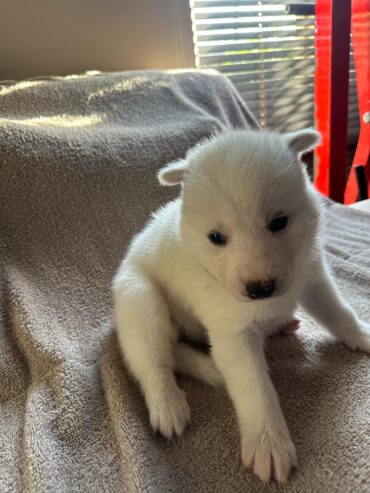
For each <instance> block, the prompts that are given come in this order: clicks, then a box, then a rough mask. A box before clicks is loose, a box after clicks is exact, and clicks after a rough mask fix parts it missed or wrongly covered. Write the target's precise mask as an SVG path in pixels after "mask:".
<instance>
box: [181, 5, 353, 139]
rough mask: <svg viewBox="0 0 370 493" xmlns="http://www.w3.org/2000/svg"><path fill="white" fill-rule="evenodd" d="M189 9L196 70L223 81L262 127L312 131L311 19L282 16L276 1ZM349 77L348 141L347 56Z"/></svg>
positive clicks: (280, 6)
mask: <svg viewBox="0 0 370 493" xmlns="http://www.w3.org/2000/svg"><path fill="white" fill-rule="evenodd" d="M305 3H311V4H314V3H315V0H306V1H305ZM190 5H191V12H192V25H193V33H194V45H195V57H196V66H197V67H199V68H213V69H216V70H218V71H220V72H222V73H223V74H224V75H226V76H227V77H229V78H230V79H231V81H232V82H233V83H234V84H235V86H236V87H237V89H238V90H239V92H240V94H241V95H242V97H243V99H244V100H245V102H246V104H247V105H248V107H249V108H250V109H251V110H252V111H253V113H254V114H255V116H256V117H257V119H258V120H259V122H260V124H261V126H263V127H265V126H267V127H269V128H274V129H279V130H281V131H292V130H296V129H298V128H302V127H307V126H312V125H314V70H315V53H314V37H315V17H314V16H313V15H309V16H302V15H292V14H288V13H287V10H286V4H285V3H282V1H281V0H262V1H255V0H254V1H252V0H190ZM349 77H350V89H349V116H348V120H349V121H348V123H349V137H350V139H352V140H353V139H356V138H357V136H358V132H359V117H358V110H357V92H356V81H355V72H354V63H353V56H352V54H351V62H350V74H349Z"/></svg>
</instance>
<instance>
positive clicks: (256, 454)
mask: <svg viewBox="0 0 370 493" xmlns="http://www.w3.org/2000/svg"><path fill="white" fill-rule="evenodd" d="M242 462H243V465H244V466H245V467H247V468H248V469H252V470H253V472H254V474H255V475H256V476H257V477H258V478H259V479H261V480H262V481H265V482H267V481H270V480H272V479H275V480H276V481H278V482H279V483H283V482H285V481H286V480H287V479H288V476H289V473H290V471H291V469H292V468H293V467H296V466H297V454H296V450H295V447H294V444H293V442H292V440H291V438H290V436H289V433H287V434H284V436H282V435H280V434H279V435H278V434H275V433H273V432H271V431H268V430H266V429H265V430H263V431H262V432H261V433H259V434H258V435H257V437H255V438H254V439H250V438H248V439H247V441H246V440H243V438H242Z"/></svg>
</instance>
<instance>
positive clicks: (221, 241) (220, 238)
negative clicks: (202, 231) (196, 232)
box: [208, 231, 227, 246]
mask: <svg viewBox="0 0 370 493" xmlns="http://www.w3.org/2000/svg"><path fill="white" fill-rule="evenodd" d="M208 239H209V241H210V242H211V243H213V244H214V245H217V246H223V245H226V242H227V239H226V236H225V235H223V234H222V233H220V232H219V231H211V233H209V235H208Z"/></svg>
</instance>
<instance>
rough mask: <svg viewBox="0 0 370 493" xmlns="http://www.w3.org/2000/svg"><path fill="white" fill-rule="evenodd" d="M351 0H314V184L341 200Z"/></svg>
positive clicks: (344, 165)
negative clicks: (317, 137) (316, 133)
mask: <svg viewBox="0 0 370 493" xmlns="http://www.w3.org/2000/svg"><path fill="white" fill-rule="evenodd" d="M350 29H351V0H316V35H315V48H316V69H315V109H316V110H315V118H316V127H317V129H318V130H319V131H320V132H321V134H322V144H321V145H320V146H319V147H318V148H317V149H316V162H317V161H318V164H317V167H316V180H315V185H316V187H317V188H318V189H319V190H320V191H321V192H322V193H323V194H325V195H328V196H329V197H331V198H332V199H334V200H336V201H338V202H343V200H344V191H345V187H346V165H347V119H348V75H349V51H350V50H349V46H350Z"/></svg>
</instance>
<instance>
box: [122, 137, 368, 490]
mask: <svg viewBox="0 0 370 493" xmlns="http://www.w3.org/2000/svg"><path fill="white" fill-rule="evenodd" d="M318 142H319V135H318V134H317V133H316V132H315V131H313V130H302V131H299V132H296V133H292V134H285V135H278V134H273V133H268V132H264V131H258V132H253V131H232V132H229V133H225V134H221V135H219V136H216V137H214V138H212V139H211V140H208V141H204V142H202V143H201V144H200V145H198V146H196V147H195V148H194V149H192V150H190V151H189V153H188V154H187V156H186V159H185V160H183V161H179V162H175V163H171V164H169V165H168V166H167V167H165V168H164V169H162V170H161V171H160V173H159V175H158V178H159V181H160V183H162V184H163V185H176V184H181V185H182V192H181V194H180V196H179V198H178V199H176V200H174V201H172V202H170V203H168V204H167V205H166V206H165V207H163V208H161V209H160V210H159V211H157V212H156V213H155V214H154V216H153V218H152V219H151V220H150V222H149V223H148V224H147V225H146V227H145V228H144V230H143V231H141V232H140V233H139V234H138V235H137V236H136V237H135V238H134V239H133V241H132V243H131V246H130V248H129V250H128V252H127V255H126V257H125V258H124V260H123V262H122V264H121V266H120V268H119V270H118V272H117V274H116V276H115V278H114V282H113V291H114V299H115V317H116V326H117V333H118V338H119V342H120V346H121V349H122V352H123V354H124V357H125V360H126V362H127V365H128V367H129V369H130V370H131V372H132V373H133V375H134V376H135V377H136V379H137V380H138V382H139V383H140V386H141V388H142V391H143V394H144V396H145V400H146V404H147V406H148V410H149V414H150V422H151V425H152V427H153V429H154V430H159V431H160V432H161V433H162V434H164V435H165V436H167V437H171V436H172V435H173V434H178V435H179V434H181V433H182V431H183V430H184V428H185V426H186V424H187V423H188V422H189V420H190V410H189V406H188V403H187V400H186V395H185V393H184V391H183V390H181V389H180V388H179V386H178V384H177V381H176V378H175V372H176V371H178V372H183V373H187V374H190V375H193V376H195V377H197V378H199V379H201V380H203V381H205V382H207V383H209V384H211V385H218V384H224V385H225V386H226V388H227V391H228V393H229V395H230V397H231V399H232V401H233V404H234V407H235V410H236V413H237V417H238V422H239V427H240V434H241V455H242V461H243V464H244V465H245V466H246V467H250V468H252V469H253V471H254V472H255V474H256V475H257V476H258V477H259V478H261V479H262V480H264V481H268V480H270V479H272V478H275V479H276V480H277V481H285V480H286V479H287V477H288V474H289V472H290V470H291V468H292V467H293V466H295V465H296V463H297V459H296V451H295V447H294V445H293V442H292V439H291V437H290V434H289V430H288V428H287V425H286V422H285V419H284V416H283V414H282V411H281V408H280V405H279V400H278V396H277V394H276V391H275V389H274V387H273V385H272V382H271V380H270V378H269V375H268V368H267V364H266V361H265V357H264V348H263V341H264V337H265V336H266V335H268V334H271V333H272V332H274V331H276V330H277V328H278V327H279V326H281V325H283V324H285V323H286V322H288V321H289V320H291V319H292V317H293V314H294V312H295V310H296V308H297V305H298V304H300V305H301V306H302V307H303V308H304V309H305V310H306V311H307V312H308V313H309V314H310V315H311V316H312V317H313V318H314V319H315V320H316V321H317V322H318V323H320V324H321V325H322V326H324V327H325V328H326V329H327V330H328V331H330V332H331V333H332V334H334V335H335V336H336V337H337V338H338V339H340V340H341V341H343V342H344V343H345V344H347V345H348V346H349V347H351V348H352V349H362V350H364V351H367V352H369V351H370V337H369V325H368V324H365V323H363V322H361V321H359V320H358V318H357V317H356V315H355V314H354V312H353V311H352V309H351V308H350V306H349V305H348V304H347V303H346V302H345V301H343V300H342V299H341V298H340V297H339V295H338V293H337V290H336V288H335V286H334V284H333V280H332V278H331V276H330V274H329V272H328V269H327V267H326V265H325V260H324V257H323V253H322V247H321V244H320V234H319V223H320V218H321V215H322V214H321V207H320V200H319V197H318V195H317V193H316V192H315V190H314V188H313V186H312V185H311V183H310V181H309V179H308V177H307V175H306V172H305V169H304V166H303V164H302V162H301V161H300V156H301V154H302V153H304V152H305V151H307V150H309V149H312V148H314V147H315V146H316V145H317V143H318ZM281 215H287V216H288V225H287V227H286V228H285V229H284V230H282V231H278V232H275V233H272V232H271V231H270V230H269V229H268V224H269V222H270V221H271V220H272V219H273V218H275V217H277V216H281ZM215 230H217V231H220V232H222V233H223V234H224V235H225V236H226V237H227V243H226V245H223V246H216V245H214V244H212V243H211V242H210V240H209V238H208V234H209V233H210V232H212V231H215ZM268 279H275V282H276V285H275V291H274V293H273V294H272V296H271V297H268V298H265V299H251V298H249V297H248V296H247V295H246V284H247V283H248V282H254V281H256V280H260V281H266V280H268ZM182 332H184V333H185V334H186V335H187V336H188V337H191V338H193V339H196V340H203V339H206V338H208V340H209V341H210V343H211V347H212V350H211V356H209V355H206V354H203V353H201V352H200V351H197V350H196V349H193V348H192V347H190V346H188V345H186V344H184V343H182V342H179V338H180V336H181V333H182Z"/></svg>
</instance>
